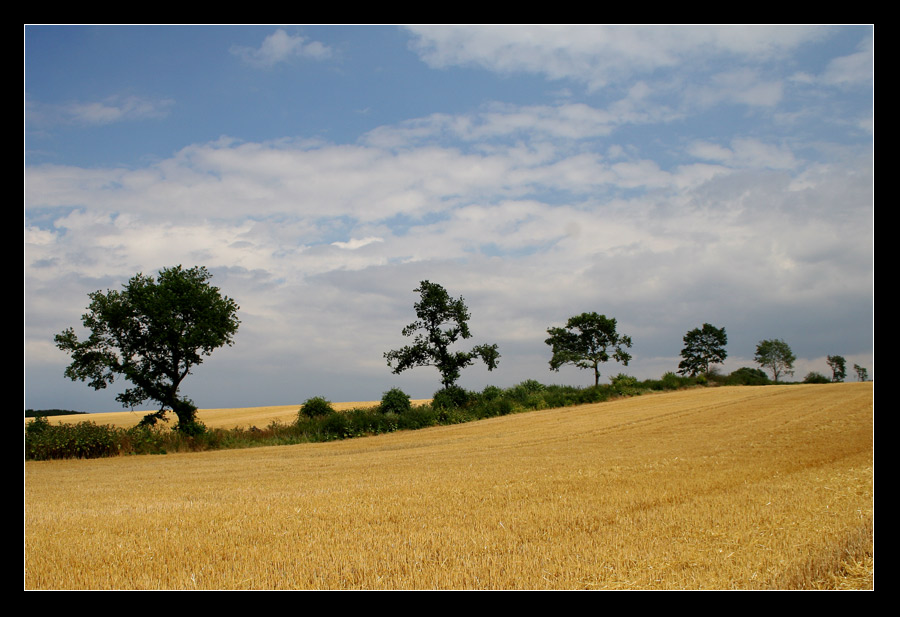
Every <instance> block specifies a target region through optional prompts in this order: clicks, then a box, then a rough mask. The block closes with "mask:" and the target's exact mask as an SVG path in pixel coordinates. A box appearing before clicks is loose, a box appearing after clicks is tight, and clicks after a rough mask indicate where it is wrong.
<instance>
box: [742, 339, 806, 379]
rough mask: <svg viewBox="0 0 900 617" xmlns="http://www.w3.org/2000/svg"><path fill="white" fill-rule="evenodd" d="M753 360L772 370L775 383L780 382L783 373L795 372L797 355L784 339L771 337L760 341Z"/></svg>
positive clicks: (790, 373) (791, 373)
mask: <svg viewBox="0 0 900 617" xmlns="http://www.w3.org/2000/svg"><path fill="white" fill-rule="evenodd" d="M753 360H754V361H755V362H756V363H757V364H759V365H760V366H761V367H763V368H765V369H768V370H770V371H771V372H772V377H773V378H774V380H775V383H778V378H779V377H780V376H781V375H793V374H794V362H795V361H796V360H797V356H795V355H794V353H793V352H792V351H791V348H790V346H789V345H788V344H787V343H785V342H784V341H783V340H781V339H771V340H765V341H760V342H759V344H758V345H757V346H756V355H754V356H753Z"/></svg>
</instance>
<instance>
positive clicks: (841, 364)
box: [825, 356, 847, 382]
mask: <svg viewBox="0 0 900 617" xmlns="http://www.w3.org/2000/svg"><path fill="white" fill-rule="evenodd" d="M825 362H826V363H828V368H830V369H831V381H833V382H839V381H844V379H845V378H846V377H847V360H846V358H844V356H827V357H826V358H825Z"/></svg>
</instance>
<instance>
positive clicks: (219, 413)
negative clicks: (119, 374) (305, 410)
mask: <svg viewBox="0 0 900 617" xmlns="http://www.w3.org/2000/svg"><path fill="white" fill-rule="evenodd" d="M430 400H431V399H419V400H413V401H411V402H412V404H413V405H421V404H423V403H426V402H428V401H430ZM380 403H381V401H363V402H357V403H333V404H332V407H334V409H335V410H336V411H346V410H348V409H353V408H368V407H375V406H376V405H378V404H380ZM302 406H303V404H302V403H296V404H294V405H272V406H268V407H241V408H239V409H200V410H199V411H197V418H198V419H199V420H200V421H201V422H203V423H204V424H205V425H206V426H208V427H209V428H225V429H228V428H235V427H244V428H250V427H251V426H256V427H260V428H262V427H264V426H268V425H269V424H270V423H272V422H281V423H284V424H288V423H290V422H294V421H295V420H296V419H297V412H298V411H299V410H300V408H301V407H302ZM152 411H153V410H143V411H114V412H111V413H92V414H77V415H71V416H51V417H50V418H48V420H49V421H50V422H51V423H53V424H66V423H68V424H76V423H78V422H93V423H95V424H109V425H111V426H115V427H119V428H130V427H132V426H135V425H137V423H138V422H140V421H141V418H143V417H144V415H145V414H148V413H151V412H152ZM167 417H168V419H169V425H170V426H171V425H172V424H174V423H175V422H176V421H177V419H176V418H175V415H174V414H173V413H171V412H170V413H169V414H168V416H167ZM30 421H31V418H27V419H26V420H25V423H26V424H27V423H28V422H30Z"/></svg>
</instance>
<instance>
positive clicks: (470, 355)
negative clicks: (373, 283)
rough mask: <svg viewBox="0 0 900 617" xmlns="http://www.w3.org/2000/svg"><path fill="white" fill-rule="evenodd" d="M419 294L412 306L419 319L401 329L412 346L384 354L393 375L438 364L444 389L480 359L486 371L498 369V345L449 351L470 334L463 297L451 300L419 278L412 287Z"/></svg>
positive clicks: (442, 290) (444, 292) (437, 286)
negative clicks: (414, 287)
mask: <svg viewBox="0 0 900 617" xmlns="http://www.w3.org/2000/svg"><path fill="white" fill-rule="evenodd" d="M414 291H415V292H416V293H418V294H419V295H420V299H419V301H418V302H416V303H415V305H414V308H415V311H416V316H417V317H418V319H417V320H416V321H414V322H412V323H411V324H409V325H408V326H406V327H405V328H404V329H403V336H414V339H413V343H412V345H407V346H405V347H403V348H402V349H397V350H393V351H388V352H386V353H385V354H384V357H385V359H386V360H387V364H388V366H389V367H391V368H392V369H393V372H394V373H395V374H398V373H401V372H403V371H405V370H407V369H410V368H415V367H417V366H434V367H437V369H438V372H440V374H441V384H442V385H443V387H444V388H449V387H451V386H453V385H454V384H455V383H456V381H457V380H458V379H459V376H460V371H461V370H462V369H463V368H465V367H467V366H469V365H471V364H473V363H474V362H475V360H476V359H478V358H480V359H481V360H482V361H483V362H484V363H485V364H486V365H487V369H488V370H489V371H492V370H494V369H495V368H497V363H498V360H499V359H500V353H499V352H498V351H497V345H496V344H494V345H477V346H475V347H473V348H472V350H471V351H451V350H450V346H451V345H453V344H454V343H456V342H457V341H458V340H459V339H469V338H471V337H472V334H471V332H470V331H469V323H468V322H469V319H470V318H471V315H470V314H469V309H468V307H466V304H465V301H464V300H463V298H462V297H460V298H457V299H453V298H451V297H450V294H448V293H447V290H446V289H444V288H443V287H442V286H441V285H438V284H437V283H431V282H429V281H422V282H421V283H419V286H418V287H417V288H416V289H415V290H414Z"/></svg>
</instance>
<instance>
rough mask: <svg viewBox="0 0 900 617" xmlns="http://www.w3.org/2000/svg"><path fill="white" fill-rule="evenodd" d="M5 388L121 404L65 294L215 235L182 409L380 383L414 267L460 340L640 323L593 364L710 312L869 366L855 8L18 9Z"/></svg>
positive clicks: (661, 346) (863, 144) (41, 397)
mask: <svg viewBox="0 0 900 617" xmlns="http://www.w3.org/2000/svg"><path fill="white" fill-rule="evenodd" d="M24 45H25V58H24V59H25V78H24V82H25V83H24V90H25V93H24V94H25V96H24V98H25V109H24V117H25V140H24V145H25V155H24V159H25V216H24V219H25V251H24V255H25V275H24V276H25V285H24V294H25V404H26V407H31V408H52V407H60V408H68V409H82V410H89V411H114V410H117V409H119V406H118V403H116V402H115V400H114V397H115V394H116V393H118V392H120V391H121V390H122V389H124V387H125V385H124V383H120V382H117V383H116V384H113V386H112V387H111V388H110V389H109V390H107V391H101V392H94V391H93V390H91V389H90V388H89V387H88V386H87V385H85V384H83V383H81V382H77V383H73V382H70V381H68V380H66V379H65V378H64V377H63V371H64V369H65V367H66V365H67V364H68V358H67V356H66V355H65V354H63V353H62V352H61V351H59V350H58V349H56V348H55V346H54V345H53V335H54V334H56V333H58V332H60V331H62V330H63V329H65V328H66V327H69V326H75V327H76V330H78V329H79V326H80V316H81V314H82V313H83V312H84V309H85V307H86V306H87V303H88V297H87V294H88V293H90V292H93V291H96V290H98V289H103V290H105V289H118V288H120V286H121V285H122V284H124V283H125V282H127V280H128V279H129V278H130V277H131V276H133V275H134V274H135V273H137V272H143V273H147V274H149V273H155V272H156V271H158V270H159V269H160V268H163V267H168V266H173V265H176V264H183V265H185V266H191V265H205V266H207V267H208V268H209V269H210V271H211V272H212V273H213V274H214V279H213V283H214V284H215V285H217V286H218V287H220V288H221V290H222V291H223V293H225V294H227V295H229V296H230V297H232V298H234V299H235V300H236V301H237V302H238V304H239V305H240V306H241V311H240V314H239V315H240V318H241V320H242V324H241V329H240V331H239V332H238V335H237V337H236V341H235V345H234V347H230V348H224V349H220V350H218V351H217V352H216V353H214V354H213V355H212V356H211V357H210V358H208V359H207V360H206V362H205V363H204V364H202V365H201V366H199V367H197V369H196V370H195V371H194V374H193V375H192V376H191V377H189V378H188V379H187V380H186V381H185V383H184V392H185V394H187V395H188V396H190V397H191V398H193V399H194V401H195V402H196V403H197V404H198V405H199V406H200V407H202V408H210V407H241V406H251V405H280V404H293V403H300V402H302V401H303V400H305V399H306V398H308V397H310V396H318V395H321V396H326V397H328V398H330V399H331V400H335V401H340V400H372V399H377V398H380V396H381V393H382V392H384V391H385V390H387V389H389V388H390V387H393V386H397V387H401V388H403V389H404V390H406V391H407V392H408V393H410V394H411V395H413V396H414V397H426V396H430V395H431V394H432V393H433V392H434V391H435V390H436V389H438V387H439V386H440V382H439V376H438V373H437V371H436V370H435V369H433V368H419V369H415V370H411V371H408V372H405V373H403V374H401V375H393V374H392V373H391V372H390V369H389V368H388V367H387V365H386V363H385V361H384V359H383V354H384V352H386V351H388V350H390V349H396V348H399V347H401V346H403V345H404V344H406V343H407V339H405V338H404V337H403V336H402V334H401V331H402V329H403V327H404V326H405V325H407V324H408V323H410V322H412V321H413V320H414V318H415V315H414V312H413V308H412V306H413V303H414V302H415V301H416V299H417V298H416V296H415V294H414V293H413V290H414V289H415V288H416V287H417V286H418V283H419V281H421V280H424V279H428V280H431V281H433V282H437V283H440V284H442V285H443V286H444V287H446V288H447V290H448V291H449V292H450V293H451V295H453V296H454V297H456V296H463V297H464V298H465V300H466V303H467V305H468V306H469V309H470V311H471V313H472V320H471V322H470V326H471V329H472V332H473V335H474V337H473V339H471V341H469V344H470V345H474V344H481V343H497V344H498V345H499V348H500V353H501V359H500V365H499V368H498V369H497V370H496V371H494V372H493V373H488V372H487V371H486V370H485V369H484V367H478V366H473V367H470V368H468V369H466V370H465V371H463V377H462V379H461V382H460V383H461V385H463V386H465V387H468V388H472V389H481V388H483V387H484V386H485V385H487V384H493V385H499V386H508V385H513V384H515V383H518V382H520V381H522V380H524V379H538V380H539V381H542V382H544V383H565V384H577V385H588V384H590V383H591V380H592V376H591V375H590V374H589V372H584V371H578V370H577V369H574V368H564V369H563V370H562V371H560V372H559V373H555V372H552V371H550V369H549V365H548V362H549V359H550V350H549V347H548V346H547V345H545V344H544V339H545V338H546V331H547V328H548V327H551V326H560V325H563V324H564V323H565V321H566V319H567V318H568V317H569V316H571V315H574V314H578V313H582V312H586V311H596V312H598V313H602V314H605V315H607V316H610V317H615V318H617V319H618V323H619V331H620V332H622V333H625V334H629V335H630V336H631V337H632V339H633V340H634V347H633V348H632V350H631V352H632V355H633V360H632V362H631V363H630V364H629V366H628V367H623V366H620V365H617V364H615V363H613V362H611V363H609V364H608V365H607V366H605V367H604V368H603V369H602V370H603V373H604V378H606V377H608V376H610V375H615V374H616V373H619V372H627V373H629V374H632V375H635V376H637V377H640V378H648V377H659V376H661V375H662V374H663V373H664V372H665V371H668V370H675V369H676V368H677V365H678V361H679V352H680V350H681V347H682V344H683V343H682V338H683V336H684V335H685V333H686V332H687V331H688V330H691V329H693V328H695V327H699V326H701V325H702V324H703V323H705V322H709V323H712V324H713V325H716V326H718V327H724V328H725V329H726V331H727V333H728V337H729V344H728V347H727V351H728V359H727V361H726V363H725V365H724V366H723V367H721V368H722V370H723V371H731V370H734V369H736V368H739V367H741V366H753V353H754V350H755V347H756V344H757V343H758V342H759V341H760V340H762V339H770V338H782V339H784V340H785V341H786V342H788V343H789V344H790V345H791V347H792V349H793V350H794V353H795V354H796V355H797V357H798V361H797V363H796V374H795V378H797V379H802V377H803V376H804V375H805V374H806V373H807V372H809V371H813V370H815V371H819V372H823V373H827V372H828V368H827V366H826V364H825V356H826V355H828V354H840V355H843V356H845V357H846V358H847V360H848V362H849V365H850V366H852V364H853V363H859V364H861V365H863V366H866V367H867V368H868V369H869V374H870V375H873V374H874V340H873V339H874V335H873V332H874V163H873V156H874V102H873V101H874V97H873V89H874V29H873V28H872V27H871V26H850V27H823V26H811V27H790V26H780V27H769V26H756V27H747V26H722V27H708V26H696V27H684V26H681V27H602V26H549V27H541V26H528V27H519V26H431V27H391V26H282V27H279V26H230V27H221V26H204V27H192V26H181V27H161V26H146V27H121V26H104V27H71V26H27V27H26V28H25V30H24Z"/></svg>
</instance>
